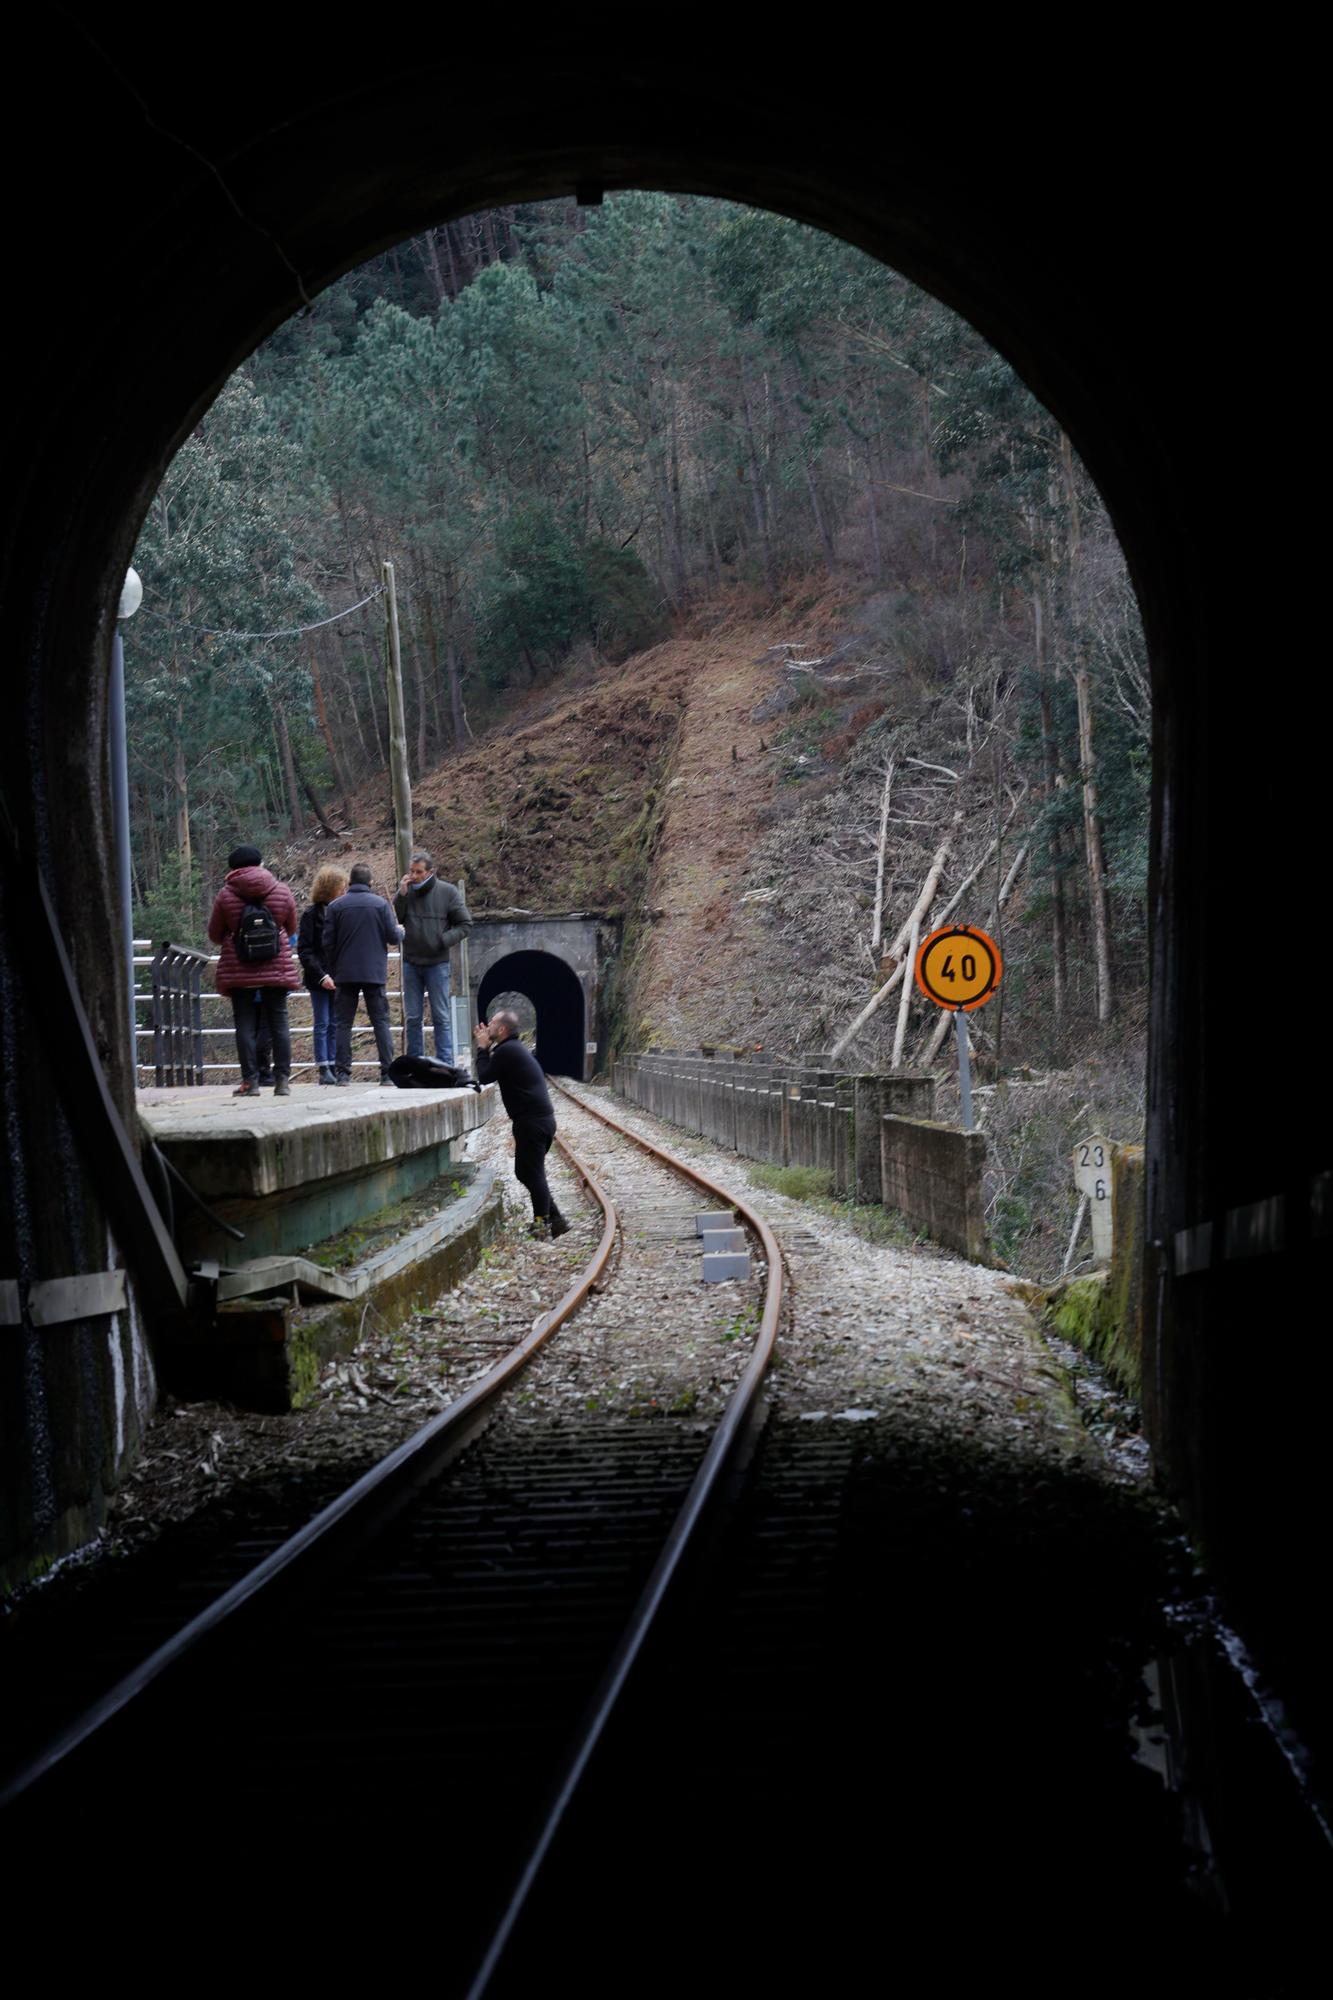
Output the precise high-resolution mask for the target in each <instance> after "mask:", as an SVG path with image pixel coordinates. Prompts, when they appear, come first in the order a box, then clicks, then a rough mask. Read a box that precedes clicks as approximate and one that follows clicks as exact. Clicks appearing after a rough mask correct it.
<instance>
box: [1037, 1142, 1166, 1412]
mask: <svg viewBox="0 0 1333 2000" xmlns="http://www.w3.org/2000/svg"><path fill="white" fill-rule="evenodd" d="M1111 1188H1112V1236H1111V1262H1110V1266H1109V1268H1108V1269H1107V1270H1105V1271H1093V1272H1091V1273H1089V1274H1088V1275H1087V1276H1086V1277H1082V1278H1071V1279H1070V1280H1069V1282H1068V1283H1067V1284H1063V1285H1057V1286H1056V1288H1055V1290H1054V1291H1052V1292H1050V1293H1049V1294H1048V1295H1047V1315H1048V1317H1049V1319H1050V1321H1051V1324H1052V1325H1053V1326H1054V1327H1055V1328H1056V1330H1057V1332H1059V1333H1062V1334H1064V1336H1065V1338H1066V1339H1067V1340H1073V1341H1077V1343H1078V1345H1079V1346H1080V1347H1084V1348H1086V1349H1087V1351H1088V1353H1089V1354H1091V1355H1093V1356H1094V1357H1095V1358H1096V1359H1097V1360H1098V1361H1100V1362H1101V1363H1102V1365H1103V1367H1105V1368H1106V1370H1107V1372H1108V1373H1109V1374H1110V1375H1111V1376H1113V1377H1114V1379H1115V1380H1116V1382H1118V1383H1119V1385H1120V1387H1121V1388H1122V1389H1127V1390H1128V1391H1129V1393H1130V1395H1132V1396H1134V1397H1138V1396H1139V1395H1141V1394H1142V1388H1143V1247H1144V1234H1145V1176H1144V1169H1143V1148H1142V1146H1112V1148H1111Z"/></svg>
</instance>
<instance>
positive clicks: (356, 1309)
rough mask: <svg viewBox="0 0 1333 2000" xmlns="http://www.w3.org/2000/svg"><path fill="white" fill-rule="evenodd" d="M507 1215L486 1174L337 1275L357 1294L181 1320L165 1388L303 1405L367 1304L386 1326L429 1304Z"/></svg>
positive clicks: (271, 1302)
mask: <svg viewBox="0 0 1333 2000" xmlns="http://www.w3.org/2000/svg"><path fill="white" fill-rule="evenodd" d="M503 1217H504V1209H503V1205H502V1202H501V1197H500V1190H499V1188H498V1187H497V1186H496V1182H495V1175H494V1173H493V1172H492V1170H491V1169H490V1168H488V1167H487V1168H482V1169H481V1170H480V1171H479V1172H476V1173H475V1176H474V1178H473V1180H472V1182H471V1184H470V1185H469V1186H468V1187H467V1188H466V1190H465V1191H464V1192H463V1193H462V1194H461V1196H459V1197H458V1198H456V1199H453V1200H451V1201H449V1202H448V1203H447V1205H446V1206H444V1207H442V1208H441V1209H439V1210H438V1211H437V1212H436V1213H435V1214H434V1215H432V1216H429V1217H428V1218H427V1219H426V1220H424V1221H423V1222H420V1223H418V1224H417V1225H416V1227H414V1228H411V1229H408V1230H407V1231H406V1232H405V1233H404V1234H403V1235H401V1236H399V1237H398V1238H397V1240H396V1241H395V1242H393V1243H391V1244H389V1245H388V1246H387V1247H386V1248H384V1249H382V1250H379V1251H377V1252H376V1253H375V1254H374V1255H373V1256H371V1257H369V1258H367V1259H366V1260H365V1261H364V1262H362V1263H360V1264H355V1265H351V1266H348V1267H347V1268H346V1269H345V1270H344V1271H343V1272H342V1273H341V1274H340V1275H341V1278H342V1281H343V1283H344V1285H345V1288H346V1290H347V1291H348V1292H349V1293H351V1294H352V1296H350V1297H348V1298H345V1299H341V1300H333V1301H327V1302H325V1303H322V1304H318V1305H302V1304H301V1303H300V1302H299V1298H297V1297H288V1298H252V1299H239V1300H236V1301H234V1302H232V1303H230V1304H228V1303H225V1302H224V1303H222V1304H220V1305H219V1307H218V1309H217V1311H216V1312H214V1313H211V1314H208V1315H203V1316H198V1315H196V1316H195V1317H193V1318H192V1319H189V1320H183V1321H182V1322H181V1324H180V1325H179V1326H178V1327H177V1328H176V1329H175V1331H174V1337H173V1338H172V1339H171V1340H170V1341H169V1342H168V1343H167V1345H166V1347H165V1349H164V1351H163V1353H162V1355H161V1357H160V1359H161V1368H162V1379H163V1383H164V1386H165V1387H167V1388H169V1389H171V1390H172V1391H173V1393H174V1394H176V1395H178V1396H183V1397H185V1398H187V1399H194V1398H200V1397H222V1398H223V1399H225V1400H226V1401H228V1402H233V1403H237V1404H239V1405H240V1406H241V1407H242V1408H244V1409H251V1410H265V1411H274V1412H280V1411H284V1410H293V1409H299V1408H300V1407H301V1406H302V1404H304V1403H306V1402H308V1401H309V1400H310V1399H311V1397H312V1396H313V1395H314V1394H315V1393H316V1390H317V1388H318V1385H319V1372H320V1368H321V1367H322V1365H323V1363H324V1362H325V1361H327V1360H329V1359H331V1358H332V1357H333V1356H334V1355H338V1354H350V1353H351V1351H352V1349H353V1348H354V1347H355V1346H356V1344H357V1342H358V1340H359V1339H360V1338H361V1331H362V1327H363V1325H364V1322H365V1313H366V1308H367V1306H373V1308H374V1310H375V1315H376V1320H377V1322H378V1324H379V1325H380V1326H381V1327H395V1326H399V1325H401V1324H402V1323H403V1321H404V1320H406V1319H407V1318H408V1317H409V1316H410V1315H411V1313H413V1312H414V1311H415V1310H417V1309H418V1308H419V1307H429V1306H430V1305H432V1304H433V1303H434V1301H435V1300H436V1299H438V1298H439V1296H440V1294H441V1293H442V1292H446V1291H449V1290H450V1289H452V1287H453V1286H455V1285H456V1284H457V1283H458V1282H459V1280H460V1279H461V1278H462V1277H463V1276H464V1275H465V1274H466V1273H467V1272H468V1271H470V1270H472V1268H473V1267H474V1265H475V1264H476V1262H477V1259H478V1258H479V1257H480V1255H481V1253H482V1251H483V1249H484V1248H485V1246H486V1244H487V1243H489V1242H490V1240H491V1239H492V1237H493V1236H495V1235H496V1233H497V1232H498V1230H499V1229H500V1227H501V1224H502V1222H503ZM291 1289H292V1292H293V1293H298V1294H299V1292H300V1289H301V1288H300V1286H299V1285H294V1286H293V1287H292V1288H291Z"/></svg>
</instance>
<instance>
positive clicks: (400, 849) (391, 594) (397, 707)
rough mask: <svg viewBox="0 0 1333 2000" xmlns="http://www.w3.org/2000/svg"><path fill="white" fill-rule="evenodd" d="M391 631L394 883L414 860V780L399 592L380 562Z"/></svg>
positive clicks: (388, 568) (388, 569)
mask: <svg viewBox="0 0 1333 2000" xmlns="http://www.w3.org/2000/svg"><path fill="white" fill-rule="evenodd" d="M380 574H381V575H382V576H383V578H384V611H385V618H386V622H387V625H388V634H389V648H388V651H389V775H390V778H391V779H392V782H393V852H394V862H395V864H396V871H397V872H396V876H395V881H394V887H395V888H397V886H398V882H399V881H401V880H402V878H403V876H404V875H406V873H407V871H408V868H409V867H410V866H411V862H412V781H411V779H410V778H409V776H408V773H407V717H406V715H405V714H404V712H403V656H402V651H401V648H400V646H399V643H398V593H397V591H396V590H395V588H394V581H393V564H392V563H391V562H386V563H382V564H381V565H380Z"/></svg>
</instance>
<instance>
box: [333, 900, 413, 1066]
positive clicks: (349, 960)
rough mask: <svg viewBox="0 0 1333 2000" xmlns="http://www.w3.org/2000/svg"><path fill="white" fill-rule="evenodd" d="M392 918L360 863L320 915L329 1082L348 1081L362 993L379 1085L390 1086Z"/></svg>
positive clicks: (396, 932) (394, 931) (398, 933)
mask: <svg viewBox="0 0 1333 2000" xmlns="http://www.w3.org/2000/svg"><path fill="white" fill-rule="evenodd" d="M402 935H403V934H402V932H401V930H400V929H399V928H398V924H397V922H396V921H395V918H394V914H393V911H392V909H391V908H390V906H389V904H388V903H387V902H386V900H385V898H384V897H383V896H377V895H376V894H375V891H374V890H373V889H372V888H371V886H370V870H369V868H368V867H367V866H366V864H365V862H364V861H358V862H357V864H356V866H355V867H354V868H353V869H352V872H351V877H350V880H349V881H348V885H347V894H346V895H345V896H339V897H338V898H337V899H336V901H334V902H332V903H330V904H329V906H328V910H327V912H326V914H325V917H324V939H323V945H324V948H323V951H322V953H321V956H322V958H323V960H324V963H325V965H326V966H327V967H328V971H329V976H330V978H331V979H332V980H333V982H334V984H335V986H336V987H337V989H338V990H337V995H336V997H335V999H334V1020H335V1023H336V1030H335V1048H336V1052H335V1055H334V1076H333V1080H334V1082H335V1083H341V1084H348V1083H350V1082H351V1081H352V1022H353V1021H354V1020H355V1018H356V1003H357V1000H358V999H359V998H360V996H361V995H362V994H363V993H364V995H365V998H366V1013H367V1014H368V1015H369V1017H370V1025H371V1027H372V1028H373V1029H374V1030H375V1048H376V1050H377V1052H378V1054H379V1059H380V1082H381V1083H382V1084H387V1085H389V1087H390V1088H392V1087H393V1078H392V1077H391V1076H390V1075H389V1064H390V1063H391V1062H392V1061H393V1038H392V1036H391V1034H390V1032H389V996H388V985H389V949H390V947H391V946H396V945H397V943H398V941H399V939H400V938H401V937H402Z"/></svg>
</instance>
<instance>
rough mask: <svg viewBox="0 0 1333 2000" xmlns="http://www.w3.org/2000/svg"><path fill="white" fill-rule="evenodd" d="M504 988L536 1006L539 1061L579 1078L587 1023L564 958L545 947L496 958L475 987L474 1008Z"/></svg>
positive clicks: (482, 1009)
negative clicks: (541, 949) (524, 995)
mask: <svg viewBox="0 0 1333 2000" xmlns="http://www.w3.org/2000/svg"><path fill="white" fill-rule="evenodd" d="M502 993H524V994H526V995H527V997H528V999H529V1000H531V1002H532V1004H533V1006H534V1007H535V1008H536V1010H537V1049H536V1054H537V1060H538V1062H539V1063H540V1064H541V1066H542V1068H543V1069H544V1070H546V1071H547V1072H548V1073H549V1074H550V1075H552V1076H572V1077H576V1078H580V1077H582V1075H583V1068H584V1047H585V1044H586V1042H587V1040H588V1026H587V1020H586V1018H585V1016H586V1006H585V1001H584V994H583V987H582V985H581V983H580V981H579V977H578V974H577V973H576V972H574V971H573V970H572V969H571V967H570V966H568V965H566V963H565V961H564V959H562V958H557V957H556V955H555V953H554V952H549V951H514V952H510V953H509V954H508V956H507V957H505V958H497V959H496V961H495V963H494V964H493V965H491V966H490V967H489V968H488V969H487V972H486V974H485V976H484V978H483V979H482V982H481V985H480V986H479V987H478V989H477V1013H478V1015H479V1016H480V1017H481V1019H483V1020H484V1019H485V1018H486V1014H487V1011H488V1010H489V1008H490V1007H491V1006H492V1005H493V1003H494V1002H495V1001H496V1000H498V999H499V997H500V995H501V994H502Z"/></svg>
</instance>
